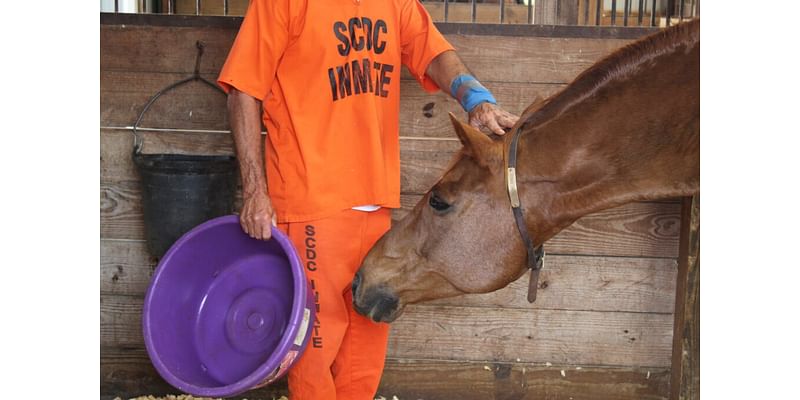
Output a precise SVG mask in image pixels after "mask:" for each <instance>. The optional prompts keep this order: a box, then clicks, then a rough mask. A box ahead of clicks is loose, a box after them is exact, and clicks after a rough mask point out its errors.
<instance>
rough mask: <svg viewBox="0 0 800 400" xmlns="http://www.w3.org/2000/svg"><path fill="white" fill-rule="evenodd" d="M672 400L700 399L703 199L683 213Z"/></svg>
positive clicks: (687, 203) (688, 201)
mask: <svg viewBox="0 0 800 400" xmlns="http://www.w3.org/2000/svg"><path fill="white" fill-rule="evenodd" d="M681 214H682V215H681V244H680V255H679V256H678V277H677V280H678V282H677V291H676V297H675V322H674V326H675V329H674V333H673V344H672V349H673V350H672V380H671V381H672V383H671V393H670V399H672V400H696V399H699V398H700V196H699V195H698V196H694V197H687V198H684V202H683V209H682V213H681Z"/></svg>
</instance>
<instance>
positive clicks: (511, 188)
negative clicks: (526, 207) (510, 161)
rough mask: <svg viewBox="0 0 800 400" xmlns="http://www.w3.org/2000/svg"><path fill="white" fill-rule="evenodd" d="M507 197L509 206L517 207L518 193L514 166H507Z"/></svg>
mask: <svg viewBox="0 0 800 400" xmlns="http://www.w3.org/2000/svg"><path fill="white" fill-rule="evenodd" d="M506 181H507V182H508V197H509V199H511V207H512V208H519V193H518V192H517V171H516V168H513V167H512V168H508V176H507V177H506Z"/></svg>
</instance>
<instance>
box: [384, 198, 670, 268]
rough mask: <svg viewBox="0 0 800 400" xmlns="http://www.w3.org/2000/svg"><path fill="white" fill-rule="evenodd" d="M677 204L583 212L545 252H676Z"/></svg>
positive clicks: (408, 205)
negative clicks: (586, 213) (583, 214)
mask: <svg viewBox="0 0 800 400" xmlns="http://www.w3.org/2000/svg"><path fill="white" fill-rule="evenodd" d="M422 198H423V196H422V195H413V194H408V195H403V196H401V197H400V202H401V205H402V208H400V209H397V210H395V211H394V212H393V214H392V219H393V220H394V221H399V220H401V219H402V218H404V217H405V216H406V215H407V214H408V212H409V211H411V210H412V209H413V208H414V206H415V205H416V204H417V203H418V202H419V201H420V199H422ZM679 229H680V204H679V203H677V202H675V200H674V199H664V200H663V201H658V202H641V203H629V204H626V205H622V206H619V207H615V208H611V209H608V210H603V211H599V212H597V213H594V214H589V215H586V216H584V217H582V218H580V219H579V220H577V221H575V223H573V224H572V225H570V226H569V227H567V228H566V229H564V230H563V231H561V232H560V233H559V234H558V235H556V236H555V237H553V238H552V239H550V240H549V241H547V247H546V248H547V252H548V254H582V255H595V256H600V255H604V256H629V257H666V258H674V257H677V256H678V237H679Z"/></svg>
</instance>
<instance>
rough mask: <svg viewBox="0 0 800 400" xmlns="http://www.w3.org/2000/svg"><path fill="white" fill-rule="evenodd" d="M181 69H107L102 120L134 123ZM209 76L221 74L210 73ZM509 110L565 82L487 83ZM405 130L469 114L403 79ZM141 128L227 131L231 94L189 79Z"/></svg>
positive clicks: (438, 128) (441, 131)
mask: <svg viewBox="0 0 800 400" xmlns="http://www.w3.org/2000/svg"><path fill="white" fill-rule="evenodd" d="M186 76H187V75H186V74H181V73H161V72H159V73H155V72H136V71H102V72H101V73H100V125H101V126H113V127H125V126H132V125H133V123H134V122H135V121H136V119H137V118H138V116H139V114H140V112H141V110H142V108H143V107H144V105H145V104H146V103H147V101H148V100H149V99H150V98H151V97H152V96H153V95H155V93H157V92H158V91H160V90H162V89H163V88H165V87H167V86H168V85H170V84H172V83H174V82H177V81H179V80H181V79H183V78H185V77H186ZM204 77H205V78H207V79H209V80H212V81H213V80H214V79H216V75H213V74H206V75H204ZM484 84H485V86H486V87H487V88H489V90H491V91H492V93H493V94H494V96H495V98H496V99H497V101H498V103H499V104H500V105H501V106H502V107H503V108H505V109H506V110H507V111H509V112H511V113H514V114H520V113H522V111H523V110H524V109H525V108H527V107H528V105H530V104H531V103H532V102H533V101H534V100H535V99H536V98H537V97H543V98H544V97H549V96H550V95H552V94H554V93H556V92H557V91H559V90H561V89H562V88H564V87H565V86H566V85H565V84H563V83H553V84H540V83H507V82H484ZM400 91H401V93H402V95H401V98H400V133H401V135H403V136H411V137H418V136H424V137H455V135H454V134H453V128H452V124H451V123H450V118H449V117H448V113H449V112H452V113H454V114H456V115H457V116H459V117H460V118H463V119H466V113H465V112H464V111H463V110H462V109H461V106H460V105H459V104H458V103H457V102H456V101H455V100H453V99H452V98H451V97H450V96H449V95H448V94H445V93H444V92H441V91H440V92H437V93H435V94H430V93H427V92H425V91H424V90H423V89H422V88H421V87H420V86H419V84H418V83H417V81H416V80H413V79H410V78H409V79H405V80H403V81H401V83H400ZM140 126H141V127H150V128H172V129H206V130H209V129H210V130H227V129H229V125H228V116H227V109H226V99H225V96H223V95H221V94H217V93H215V92H214V91H213V90H211V89H210V88H209V87H208V86H206V85H204V84H201V83H188V84H185V85H183V86H181V87H179V88H177V89H175V90H173V91H170V92H167V93H166V94H164V95H163V96H161V97H160V98H159V99H158V100H156V102H155V103H153V105H152V106H151V107H150V109H149V110H148V111H147V113H146V114H145V116H144V118H143V119H142V122H141V123H140Z"/></svg>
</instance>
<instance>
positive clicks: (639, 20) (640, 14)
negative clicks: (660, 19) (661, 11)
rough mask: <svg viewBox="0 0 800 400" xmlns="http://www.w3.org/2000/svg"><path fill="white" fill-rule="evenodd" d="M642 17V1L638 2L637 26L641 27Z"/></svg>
mask: <svg viewBox="0 0 800 400" xmlns="http://www.w3.org/2000/svg"><path fill="white" fill-rule="evenodd" d="M642 17H644V0H639V16H638V18H637V19H638V23H639V26H642Z"/></svg>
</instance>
